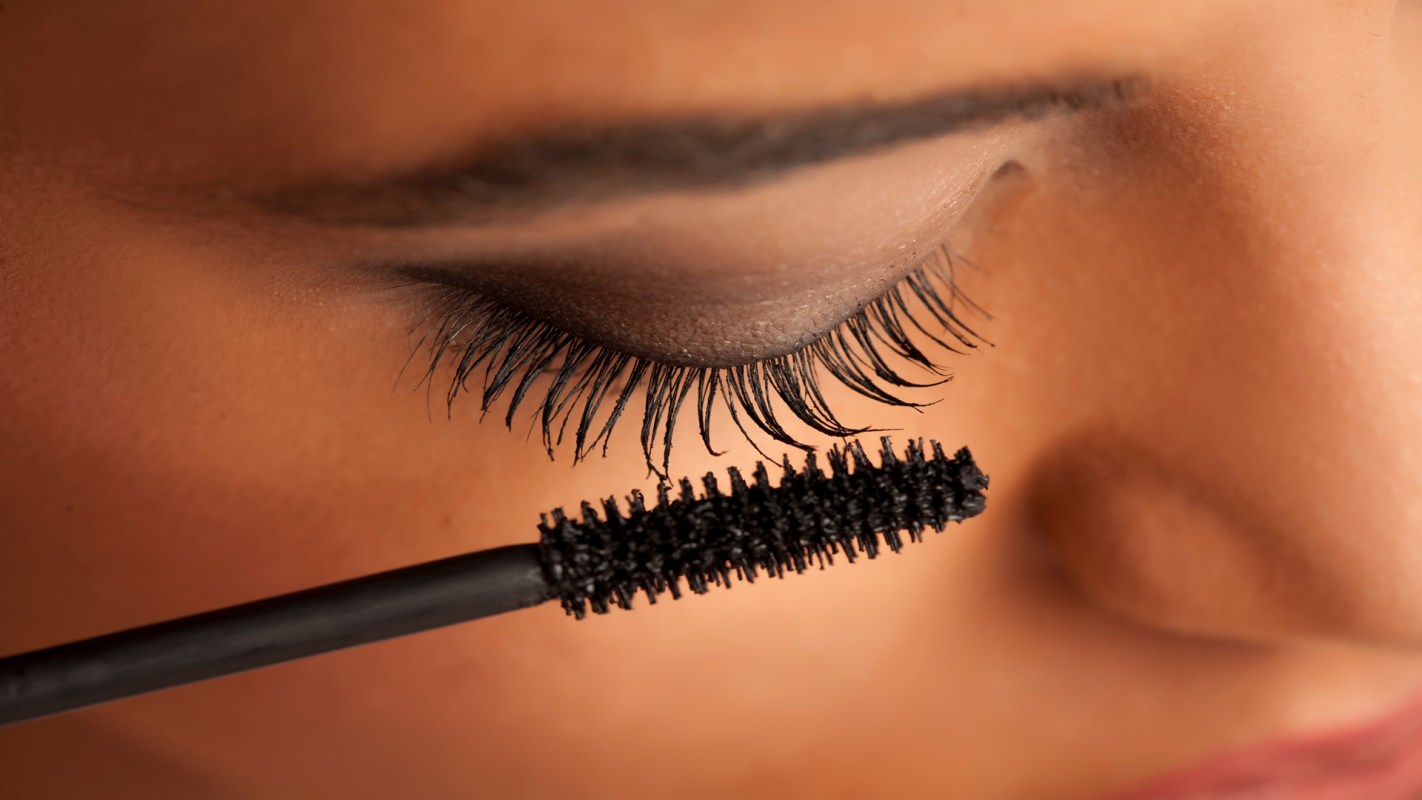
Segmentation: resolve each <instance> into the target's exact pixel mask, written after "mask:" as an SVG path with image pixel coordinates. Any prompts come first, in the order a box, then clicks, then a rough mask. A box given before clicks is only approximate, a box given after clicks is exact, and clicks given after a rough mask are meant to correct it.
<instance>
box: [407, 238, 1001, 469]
mask: <svg viewBox="0 0 1422 800" xmlns="http://www.w3.org/2000/svg"><path fill="white" fill-rule="evenodd" d="M959 262H961V259H955V257H954V256H953V254H952V253H951V252H950V251H949V250H948V248H947V247H946V246H943V247H940V248H938V249H935V250H933V251H932V252H931V253H930V254H929V256H928V257H927V258H925V259H924V260H923V261H922V262H920V263H919V264H918V265H916V266H915V267H914V268H913V269H912V270H911V271H910V272H909V273H908V274H907V275H905V276H904V277H903V278H902V279H901V280H900V281H899V282H898V283H896V284H894V285H893V286H891V287H890V288H889V289H888V290H887V291H885V292H884V293H883V294H881V295H880V296H879V297H877V298H876V299H874V300H872V301H871V302H869V303H867V304H866V305H864V306H863V307H861V308H859V309H858V310H857V311H855V312H854V313H853V314H851V315H850V316H849V317H848V318H847V319H845V320H843V321H842V322H840V323H839V324H838V325H836V326H835V327H834V328H832V329H831V330H829V331H828V332H826V333H825V334H824V335H822V336H820V337H818V338H816V339H814V340H813V341H810V342H809V343H807V344H805V345H803V346H801V347H799V348H798V349H796V350H794V351H792V352H790V353H786V354H784V355H778V356H774V357H771V358H765V359H760V360H753V361H748V362H747V363H742V364H732V365H728V366H695V365H687V364H678V363H669V362H666V361H661V360H658V359H656V358H651V357H646V356H639V355H632V354H629V353H626V352H623V351H620V350H618V349H616V348H614V347H612V346H609V345H606V344H602V343H599V342H597V341H594V340H593V339H591V338H589V337H587V336H584V335H580V334H577V333H572V332H569V331H566V330H563V329H561V328H560V327H558V326H557V325H556V324H554V323H553V322H550V321H548V320H544V319H540V318H539V317H537V316H535V315H534V314H531V313H528V312H526V311H523V310H520V309H517V308H514V307H513V306H511V305H509V304H507V303H504V302H501V301H500V300H498V299H495V298H493V297H492V296H490V295H489V294H487V293H485V292H482V291H480V290H478V289H476V288H475V287H473V286H471V285H470V284H469V283H468V282H467V281H463V280H460V279H459V278H458V277H457V276H456V275H455V274H454V273H451V272H447V271H442V270H439V269H435V268H429V267H409V268H405V269H402V270H401V272H402V273H403V274H404V275H405V276H406V277H408V278H410V279H411V280H412V281H413V282H414V283H415V284H416V285H419V286H421V287H424V288H428V289H431V290H432V292H433V294H432V296H431V299H430V301H429V302H428V304H427V306H426V309H427V310H426V312H425V313H424V314H423V316H422V318H421V319H420V320H419V321H418V323H417V324H416V326H415V328H414V329H413V330H414V331H415V332H417V333H418V335H419V338H418V340H417V341H416V344H415V346H414V349H413V350H412V353H411V360H412V361H413V360H414V359H415V357H416V356H419V355H420V354H424V356H425V357H426V358H427V361H428V364H427V367H426V369H425V370H424V372H423V375H422V376H421V378H420V381H419V384H420V385H421V386H430V385H432V383H433V382H434V381H437V380H442V379H443V377H442V376H445V375H448V376H449V381H450V382H449V386H448V389H447V391H446V395H445V399H446V402H447V403H448V404H450V405H451V406H452V405H453V403H454V402H455V400H456V398H458V397H459V396H460V395H462V394H465V393H472V394H474V395H475V396H477V397H478V398H479V404H480V409H481V410H482V411H483V412H484V413H488V412H490V411H492V410H494V409H495V408H496V407H498V406H499V405H500V404H502V405H503V418H504V422H505V424H506V425H509V426H510V427H511V426H512V425H513V423H514V421H515V418H516V416H517V412H518V411H519V409H521V408H531V409H532V415H533V420H534V424H535V426H536V427H537V428H538V429H539V430H540V432H541V438H542V441H543V445H544V447H545V448H546V449H547V451H548V453H549V456H550V457H552V456H553V455H554V453H555V451H556V450H557V449H558V448H559V447H562V446H567V447H569V448H570V449H571V451H572V458H573V460H574V462H575V463H576V462H578V461H581V460H583V459H585V458H587V457H588V456H589V455H590V454H591V453H593V452H594V451H595V450H597V449H598V448H599V447H601V449H602V450H603V451H604V453H605V451H606V448H607V444H608V437H609V435H610V434H611V432H612V430H613V428H614V427H616V426H617V424H618V423H619V422H620V421H622V420H623V419H626V418H627V411H628V409H629V408H631V407H633V406H634V405H637V404H640V405H642V424H641V434H640V439H641V445H642V451H643V454H644V456H645V458H646V460H647V465H648V467H649V468H650V469H651V470H652V471H653V472H656V473H657V474H659V475H663V476H665V474H666V472H667V467H668V464H669V462H670V459H671V450H672V438H673V433H674V432H675V429H676V426H677V421H678V419H679V418H680V417H681V415H682V414H683V413H685V412H687V411H688V410H694V413H695V415H696V425H697V428H698V432H699V434H700V436H701V440H702V442H703V443H704V444H705V446H706V449H707V450H708V451H709V452H710V453H712V454H713V455H719V453H718V452H717V450H716V448H715V446H714V445H713V437H712V417H713V416H714V412H715V409H716V408H717V406H718V405H719V406H720V407H722V408H724V409H725V410H726V411H727V412H728V414H729V416H730V418H731V420H732V421H733V423H734V424H735V426H736V428H737V429H738V430H739V431H740V433H741V434H743V435H744V436H745V437H746V438H747V439H748V440H750V442H751V444H752V445H753V446H756V443H755V437H754V436H753V431H759V432H760V433H762V434H765V435H768V436H769V437H771V438H772V439H774V440H775V441H777V442H781V443H783V444H786V445H790V446H793V447H798V448H801V449H812V448H811V447H810V445H808V444H806V443H805V442H804V441H803V440H802V439H801V437H800V436H799V435H797V434H796V433H795V432H794V431H793V430H792V427H793V423H790V421H791V420H794V421H796V422H798V423H799V424H801V425H803V426H804V427H805V428H808V429H809V430H811V431H814V432H817V433H820V434H824V435H828V436H835V437H845V436H852V435H856V434H860V433H864V432H867V431H871V430H875V428H872V427H856V426H852V425H848V424H846V423H844V422H842V421H841V419H840V417H839V415H838V414H837V413H836V411H835V410H834V409H833V408H832V407H831V405H830V403H829V401H828V399H827V398H826V396H825V394H824V392H823V391H822V388H821V379H822V377H828V378H830V379H831V380H833V381H836V382H838V383H840V384H843V385H844V386H847V387H848V388H850V389H851V390H853V391H854V392H856V393H857V394H859V395H862V396H864V397H867V398H870V399H872V400H875V401H877V402H880V403H884V404H886V405H889V406H898V407H910V408H917V407H920V406H922V405H925V403H920V402H915V401H911V400H908V399H905V398H903V397H901V396H900V394H901V393H902V391H903V390H905V389H918V388H924V387H928V386H934V385H938V384H941V383H943V382H946V381H947V380H949V379H951V375H950V374H949V373H948V372H947V370H945V369H944V368H943V367H942V366H941V365H939V364H938V363H937V362H936V361H935V360H934V359H933V357H932V356H931V352H932V351H936V350H946V351H950V352H955V353H964V352H966V351H967V350H971V349H973V348H976V347H977V346H978V344H979V342H982V341H983V339H982V338H981V337H980V336H979V335H978V334H977V333H976V332H974V331H973V329H972V328H970V327H969V326H968V325H967V324H965V323H964V321H963V320H962V318H961V312H962V311H964V310H968V311H971V312H974V313H978V314H982V315H984V316H986V312H984V311H983V310H982V309H981V308H980V307H978V306H977V305H976V304H974V303H973V302H972V301H971V300H969V299H968V298H966V297H965V296H964V295H963V294H962V293H961V291H960V290H959V289H958V287H957V286H956V284H955V282H954V269H955V268H956V266H957V264H958V263H959ZM905 369H907V370H912V371H918V372H923V373H926V377H927V378H928V379H927V380H926V381H919V380H912V379H910V378H908V377H906V376H905V375H904V374H903V372H904V370H905ZM638 397H640V398H641V399H640V401H639V400H638V399H637V398H638ZM787 423H790V424H791V426H792V427H787ZM756 449H757V450H759V449H760V448H759V447H758V446H756Z"/></svg>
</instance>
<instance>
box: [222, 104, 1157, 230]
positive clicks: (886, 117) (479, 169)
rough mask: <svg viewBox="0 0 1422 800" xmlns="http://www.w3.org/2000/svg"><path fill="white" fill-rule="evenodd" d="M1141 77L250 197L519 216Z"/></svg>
mask: <svg viewBox="0 0 1422 800" xmlns="http://www.w3.org/2000/svg"><path fill="white" fill-rule="evenodd" d="M1136 95H1137V86H1136V81H1134V80H1132V79H1112V80H1103V79H1095V80H1087V81H1081V82H1077V83H1074V84H1071V85H1037V86H1018V87H1009V88H998V89H974V90H967V91H958V92H952V93H943V94H936V95H929V96H926V97H921V98H918V99H914V100H911V101H907V102H899V103H872V102H856V103H851V104H846V105H838V106H829V107H819V108H810V109H805V110H798V111H789V112H784V113H780V114H775V115H770V116H760V117H746V116H734V115H727V114H715V115H702V116H691V117H681V118H658V119H644V120H629V121H625V122H616V123H601V124H589V123H577V124H567V125H560V126H559V125H555V126H552V127H549V128H547V129H545V130H542V131H533V132H529V133H526V134H524V135H521V136H518V137H515V138H511V139H508V140H505V141H503V142H501V143H496V144H493V145H491V146H486V147H483V148H481V149H479V150H478V151H477V152H474V153H472V154H466V155H465V156H464V157H463V158H461V159H457V160H455V161H454V162H453V163H445V164H442V165H439V166H435V167H430V168H425V169H417V170H414V171H410V172H404V173H396V174H389V175H383V176H378V177H374V178H362V179H359V180H353V181H342V180H339V179H337V180H333V181H326V182H320V183H313V184H307V185H302V186H297V187H293V188H287V189H283V190H279V191H276V192H270V193H265V194H260V195H255V196H248V197H247V198H246V199H247V200H249V201H251V202H252V203H253V204H255V205H256V206H257V207H259V208H260V209H262V210H264V211H268V212H275V213H279V214H283V215H293V216H297V217H301V218H304V219H306V220H308V221H314V222H319V223H324V224H333V225H356V226H367V227H369V226H374V227H382V228H418V227H429V226H443V225H455V224H459V225H479V224H491V223H496V222H507V221H517V220H520V219H527V218H529V217H532V216H537V215H539V214H542V213H547V212H549V211H553V210H557V209H559V208H562V207H566V206H569V205H574V204H582V203H592V202H598V201H605V200H611V199H616V198H622V197H627V196H632V195H641V194H650V193H655V192H664V191H675V190H681V191H697V190H701V191H705V190H713V189H721V190H724V189H736V188H742V187H746V186H750V185H753V184H757V183H762V182H765V181H767V180H770V179H772V178H775V177H777V176H779V175H782V174H784V173H786V172H789V171H792V170H795V169H797V168H801V167H806V166H810V165H814V164H821V163H825V162H829V161H833V160H837V159H842V158H848V157H851V156H856V155H863V154H867V153H870V152H873V151H876V150H881V149H885V148H888V147H890V146H892V145H897V144H903V143H908V142H912V141H915V140H921V139H928V138H933V137H938V136H943V135H946V134H949V133H953V132H956V131H961V130H964V129H968V128H972V127H975V126H982V125H985V124H990V123H994V122H1001V121H1004V120H1007V119H1012V118H1025V119H1033V118H1038V117H1042V116H1045V115H1047V114H1050V113H1053V112H1056V111H1062V110H1067V111H1080V110H1083V109H1088V108H1095V107H1105V106H1118V105H1126V104H1128V103H1129V102H1131V101H1132V100H1133V99H1134V98H1135V96H1136Z"/></svg>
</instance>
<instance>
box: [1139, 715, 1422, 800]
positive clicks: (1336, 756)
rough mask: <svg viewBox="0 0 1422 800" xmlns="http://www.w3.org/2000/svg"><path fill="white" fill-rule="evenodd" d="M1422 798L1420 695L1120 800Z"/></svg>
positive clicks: (1194, 770)
mask: <svg viewBox="0 0 1422 800" xmlns="http://www.w3.org/2000/svg"><path fill="white" fill-rule="evenodd" d="M1420 797H1422V698H1416V699H1414V700H1413V701H1412V702H1411V703H1410V704H1408V705H1407V706H1405V707H1404V708H1403V709H1402V710H1401V711H1398V712H1394V713H1393V714H1391V715H1389V716H1387V717H1384V718H1382V719H1379V720H1376V721H1374V722H1368V723H1364V724H1361V725H1356V726H1352V727H1349V728H1344V729H1340V730H1337V731H1332V732H1328V733H1323V734H1318V735H1312V736H1303V737H1299V738H1294V739H1285V740H1281V741H1277V742H1269V743H1267V744H1261V745H1256V746H1254V747H1248V748H1245V749H1243V750H1239V751H1236V752H1233V753H1228V754H1226V755H1223V756H1219V757H1217V758H1213V759H1210V760H1209V761H1206V762H1204V763H1203V764H1200V765H1198V766H1196V767H1193V768H1191V769H1188V770H1185V771H1184V772H1179V773H1175V774H1173V775H1169V776H1167V777H1165V778H1162V779H1160V780H1156V781H1152V782H1151V783H1148V784H1146V785H1144V786H1142V787H1139V788H1136V789H1134V790H1131V791H1129V792H1127V793H1125V794H1123V795H1120V796H1118V797H1116V798H1115V800H1245V799H1246V798H1251V799H1252V800H1417V798H1420Z"/></svg>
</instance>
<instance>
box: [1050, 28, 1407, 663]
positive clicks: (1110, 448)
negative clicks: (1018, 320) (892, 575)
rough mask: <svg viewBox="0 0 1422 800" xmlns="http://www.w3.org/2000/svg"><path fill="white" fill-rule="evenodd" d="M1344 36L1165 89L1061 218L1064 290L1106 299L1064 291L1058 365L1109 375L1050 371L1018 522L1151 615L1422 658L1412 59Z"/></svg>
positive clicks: (1104, 588)
mask: <svg viewBox="0 0 1422 800" xmlns="http://www.w3.org/2000/svg"><path fill="white" fill-rule="evenodd" d="M1352 33H1353V34H1354V35H1356V36H1359V37H1365V36H1368V35H1369V31H1368V29H1367V27H1366V26H1365V25H1363V24H1362V22H1361V21H1360V23H1359V28H1358V30H1356V31H1353V32H1352ZM1339 35H1342V34H1340V33H1339V32H1338V31H1336V30H1323V29H1321V28H1320V29H1313V28H1310V27H1308V26H1301V29H1300V30H1299V31H1298V33H1297V35H1296V36H1294V37H1281V38H1282V39H1284V40H1285V43H1283V44H1279V45H1277V46H1276V47H1275V48H1274V49H1270V50H1267V51H1265V50H1261V51H1257V52H1255V51H1251V52H1246V53H1241V54H1238V55H1237V56H1231V57H1229V58H1226V59H1223V60H1222V61H1221V62H1220V63H1219V64H1218V65H1217V68H1216V71H1215V74H1214V76H1213V77H1212V78H1210V79H1209V80H1205V81H1199V82H1193V81H1192V82H1191V83H1188V84H1177V83H1172V82H1170V81H1168V80H1167V81H1162V82H1161V83H1160V84H1159V85H1157V86H1156V87H1154V89H1153V90H1152V91H1151V93H1150V94H1149V95H1148V97H1147V99H1146V100H1145V101H1144V102H1143V104H1142V105H1141V106H1140V107H1138V108H1136V109H1134V110H1131V111H1128V112H1123V113H1122V114H1121V116H1120V117H1119V118H1118V119H1116V120H1114V121H1113V122H1112V123H1111V129H1110V131H1109V137H1108V140H1109V141H1110V142H1111V143H1112V145H1111V153H1110V155H1108V156H1106V157H1105V158H1106V159H1107V164H1108V170H1107V172H1106V174H1110V175H1113V176H1115V177H1114V178H1113V179H1112V181H1111V184H1112V185H1111V186H1110V188H1109V189H1108V190H1104V191H1085V192H1084V193H1083V194H1082V195H1081V196H1080V197H1079V198H1077V205H1076V207H1075V209H1074V210H1073V211H1072V212H1071V213H1070V218H1071V219H1070V222H1069V223H1063V224H1066V225H1068V227H1070V228H1071V229H1072V230H1075V231H1078V233H1075V234H1072V235H1073V236H1074V237H1075V239H1074V243H1075V244H1076V245H1079V246H1078V247H1076V248H1075V249H1073V250H1072V251H1070V252H1071V255H1070V268H1071V269H1074V270H1078V271H1080V272H1082V273H1084V274H1086V275H1087V276H1089V277H1082V278H1080V279H1079V280H1078V281H1076V282H1074V283H1063V284H1062V286H1064V287H1066V288H1065V291H1068V292H1070V291H1071V290H1072V287H1074V286H1077V285H1080V286H1082V287H1089V286H1091V285H1093V284H1094V285H1097V286H1099V285H1100V284H1099V283H1097V282H1099V281H1108V282H1111V283H1112V285H1113V286H1116V287H1125V288H1122V289H1120V290H1118V291H1112V292H1102V293H1099V294H1098V296H1096V297H1094V298H1093V297H1087V296H1086V295H1085V292H1087V291H1088V289H1085V288H1083V289H1081V290H1080V291H1081V292H1082V293H1083V294H1082V298H1081V302H1083V303H1085V304H1086V305H1087V306H1088V307H1089V308H1090V311H1088V312H1086V313H1087V320H1088V321H1085V322H1082V323H1080V327H1081V328H1082V329H1083V331H1084V335H1083V336H1082V337H1080V338H1081V340H1082V342H1083V343H1081V344H1076V345H1073V346H1072V347H1074V348H1075V349H1073V350H1072V351H1071V355H1070V356H1067V357H1066V358H1067V359H1068V360H1076V361H1077V362H1078V363H1080V362H1087V361H1090V362H1093V363H1098V364H1099V363H1102V361H1103V360H1108V361H1109V365H1108V366H1106V367H1103V368H1101V369H1099V370H1096V371H1095V372H1094V374H1096V375H1098V376H1100V377H1099V379H1098V381H1097V382H1096V383H1095V384H1094V385H1091V386H1085V385H1082V384H1077V383H1072V382H1071V381H1070V380H1067V384H1066V385H1067V386H1069V387H1079V394H1078V396H1077V397H1075V398H1073V401H1072V402H1074V404H1075V405H1074V408H1075V410H1074V411H1073V412H1072V413H1067V414H1058V415H1057V418H1058V422H1059V431H1058V436H1057V437H1056V440H1055V441H1056V444H1055V445H1054V447H1053V448H1052V449H1051V451H1050V452H1048V453H1046V454H1044V455H1043V456H1042V457H1041V458H1040V459H1038V461H1037V465H1036V467H1035V469H1034V473H1033V474H1034V480H1033V484H1032V486H1033V488H1032V495H1031V496H1032V501H1031V505H1032V510H1033V516H1034V519H1035V521H1036V524H1037V525H1038V526H1039V528H1040V530H1041V531H1042V532H1043V533H1044V534H1045V535H1046V536H1047V537H1048V538H1049V539H1050V541H1051V542H1052V543H1053V545H1054V546H1055V549H1056V550H1057V552H1058V553H1059V554H1060V556H1061V559H1062V561H1063V563H1064V564H1065V566H1066V567H1067V571H1068V574H1070V575H1071V576H1072V578H1073V579H1074V580H1075V581H1076V582H1077V583H1078V584H1079V585H1080V586H1081V588H1082V589H1083V590H1084V591H1085V592H1086V594H1087V595H1088V596H1090V597H1091V598H1092V599H1094V600H1095V601H1097V602H1099V603H1100V604H1102V605H1104V606H1106V607H1108V608H1110V609H1112V610H1114V611H1116V612H1119V613H1121V614H1124V615H1127V616H1130V617H1133V618H1135V619H1138V620H1140V621H1143V622H1146V623H1148V624H1154V625H1158V626H1161V627H1167V628H1172V629H1182V630H1189V631H1193V632H1204V633H1210V634H1218V635H1221V636H1227V637H1239V638H1247V639H1277V638H1290V637H1298V636H1305V637H1327V638H1339V639H1349V640H1369V641H1387V642H1391V643H1405V644H1422V590H1418V588H1417V587H1422V147H1419V146H1418V143H1422V125H1419V120H1418V118H1417V115H1416V114H1413V115H1412V116H1411V117H1409V116H1408V113H1407V111H1406V109H1408V108H1411V107H1417V106H1418V105H1419V104H1422V89H1419V88H1417V87H1418V85H1419V81H1418V80H1417V78H1416V77H1415V76H1417V75H1422V59H1418V60H1415V61H1414V62H1413V63H1412V64H1411V65H1409V64H1407V63H1406V62H1405V61H1402V60H1401V59H1402V56H1401V55H1399V54H1398V53H1394V52H1392V51H1391V50H1390V49H1389V48H1388V47H1387V43H1386V42H1385V41H1378V42H1377V43H1376V44H1375V45H1374V46H1372V47H1367V48H1361V51H1360V48H1357V47H1354V48H1353V49H1351V50H1348V51H1346V52H1344V51H1342V50H1341V49H1337V48H1335V49H1328V47H1327V45H1328V41H1329V40H1330V37H1336V36H1339ZM1408 70H1414V71H1412V72H1411V75H1412V76H1414V77H1413V78H1412V79H1411V80H1407V79H1405V75H1406V74H1407V71H1408ZM1407 92H1411V93H1412V94H1413V95H1414V96H1410V97H1409V96H1407V94H1406V93H1407ZM1083 185H1085V183H1084V182H1083ZM1080 231H1088V232H1086V233H1081V232H1080ZM1064 268H1065V267H1064ZM1062 302H1070V300H1067V299H1062Z"/></svg>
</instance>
